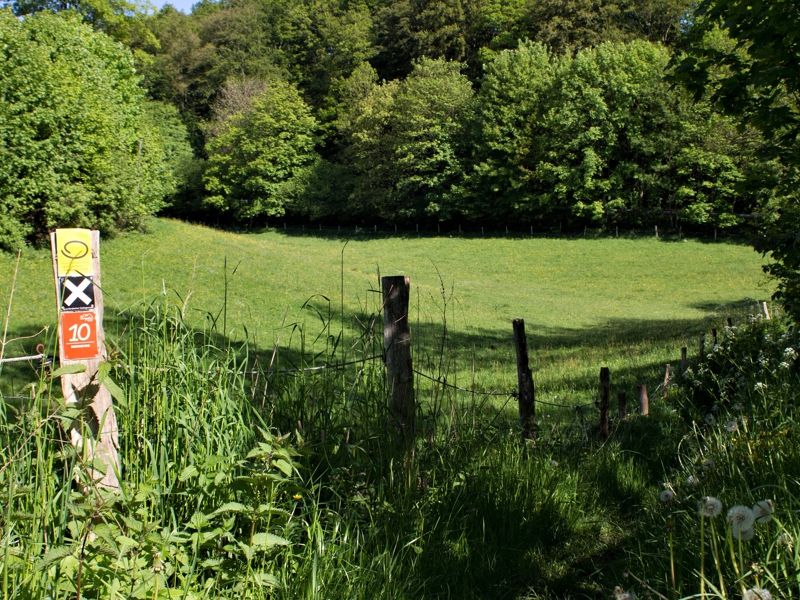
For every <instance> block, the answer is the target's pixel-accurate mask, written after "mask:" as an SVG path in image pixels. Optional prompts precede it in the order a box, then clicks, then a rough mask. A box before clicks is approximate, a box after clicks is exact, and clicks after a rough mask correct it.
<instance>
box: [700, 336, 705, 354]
mask: <svg viewBox="0 0 800 600" xmlns="http://www.w3.org/2000/svg"><path fill="white" fill-rule="evenodd" d="M705 357H706V334H705V333H704V334H703V335H701V336H700V360H703V359H704V358H705Z"/></svg>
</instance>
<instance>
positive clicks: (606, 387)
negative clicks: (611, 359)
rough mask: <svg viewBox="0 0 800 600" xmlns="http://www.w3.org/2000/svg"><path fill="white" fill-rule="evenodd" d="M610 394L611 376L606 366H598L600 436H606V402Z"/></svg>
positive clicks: (607, 402) (603, 437) (602, 437)
mask: <svg viewBox="0 0 800 600" xmlns="http://www.w3.org/2000/svg"><path fill="white" fill-rule="evenodd" d="M610 394H611V376H610V374H609V371H608V367H601V368H600V438H601V439H604V440H605V439H606V438H608V404H609V395H610Z"/></svg>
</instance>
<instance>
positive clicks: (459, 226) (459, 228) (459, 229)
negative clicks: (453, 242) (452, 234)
mask: <svg viewBox="0 0 800 600" xmlns="http://www.w3.org/2000/svg"><path fill="white" fill-rule="evenodd" d="M458 233H461V223H459V224H458Z"/></svg>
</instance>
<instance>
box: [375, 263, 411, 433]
mask: <svg viewBox="0 0 800 600" xmlns="http://www.w3.org/2000/svg"><path fill="white" fill-rule="evenodd" d="M381 287H382V291H383V347H384V350H385V351H386V375H387V379H388V384H389V412H391V414H392V416H393V417H394V418H395V419H396V420H397V421H398V423H399V425H400V427H401V428H402V430H403V432H404V434H405V436H406V440H407V441H410V439H411V435H413V433H412V432H413V430H414V370H413V365H412V363H411V329H410V327H409V324H408V300H409V297H410V288H411V279H410V278H409V277H405V276H403V275H399V276H396V277H381Z"/></svg>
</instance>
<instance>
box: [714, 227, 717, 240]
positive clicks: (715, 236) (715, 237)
mask: <svg viewBox="0 0 800 600" xmlns="http://www.w3.org/2000/svg"><path fill="white" fill-rule="evenodd" d="M714 241H715V242H716V241H717V228H716V227H714Z"/></svg>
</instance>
